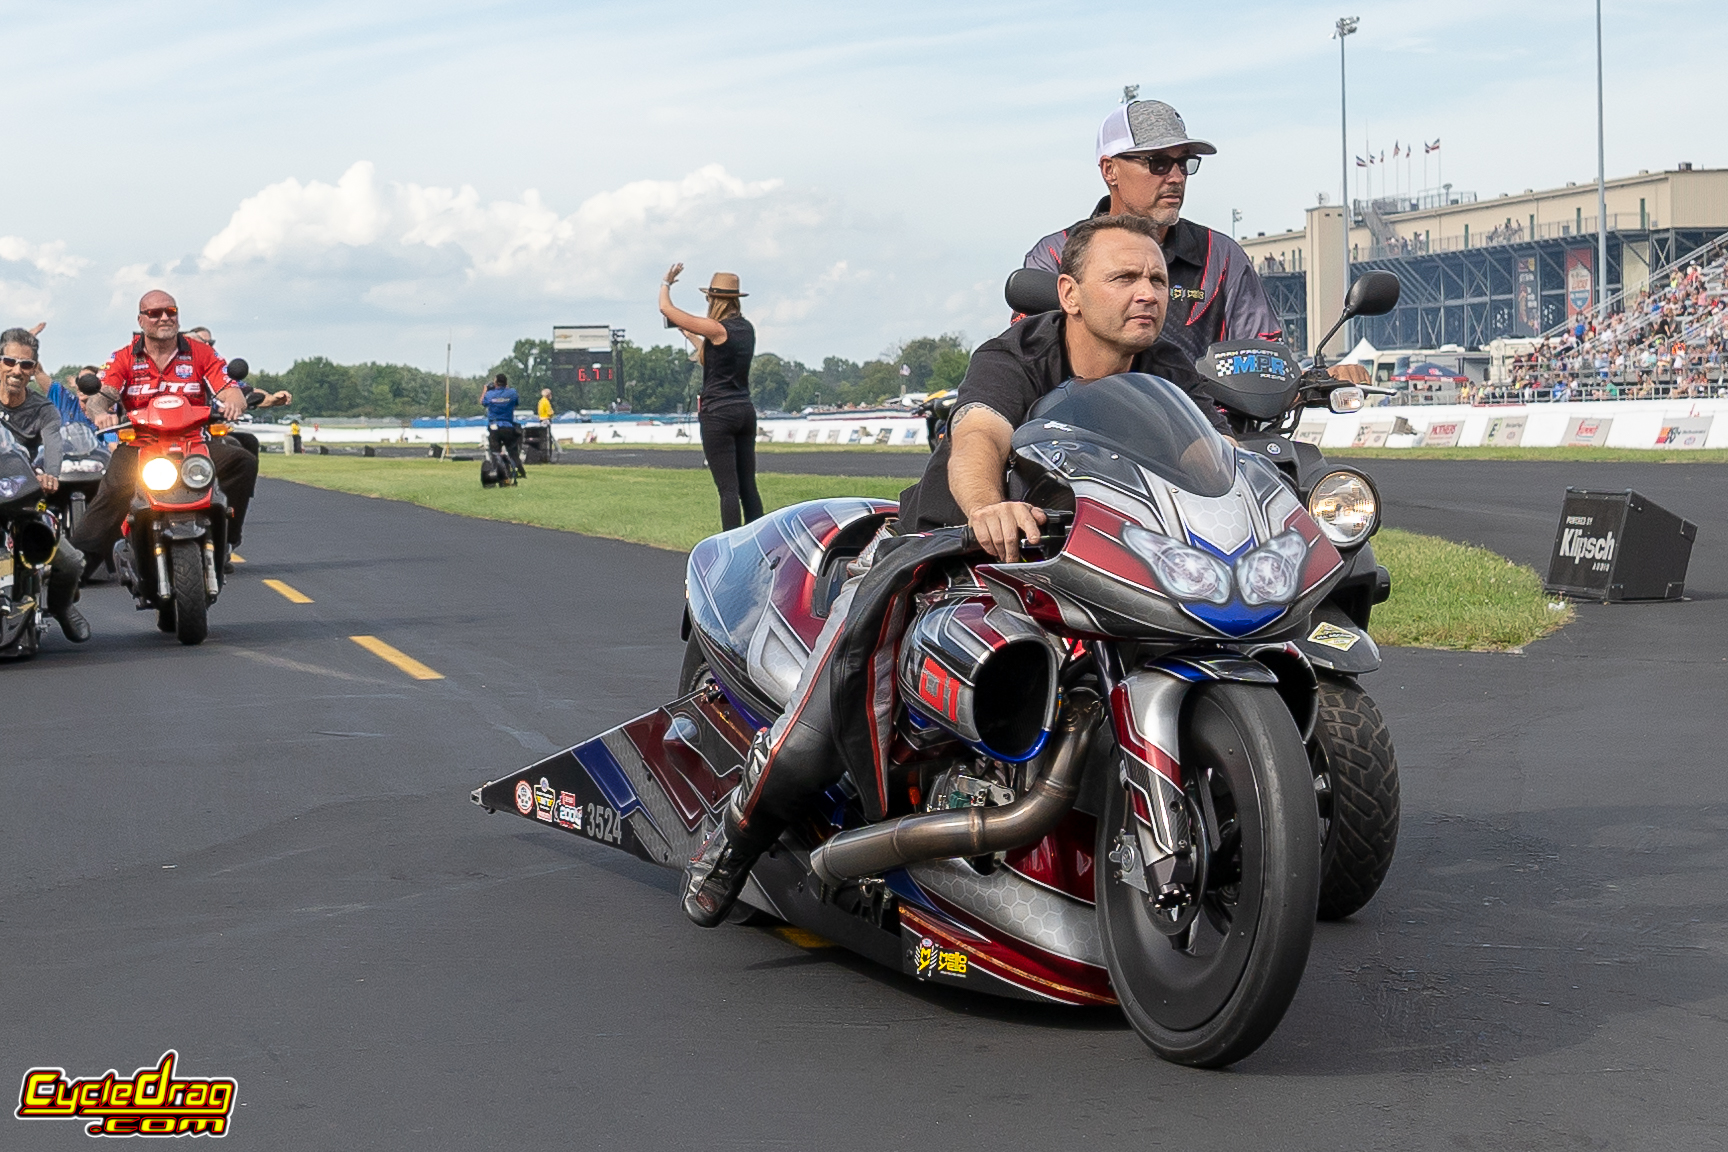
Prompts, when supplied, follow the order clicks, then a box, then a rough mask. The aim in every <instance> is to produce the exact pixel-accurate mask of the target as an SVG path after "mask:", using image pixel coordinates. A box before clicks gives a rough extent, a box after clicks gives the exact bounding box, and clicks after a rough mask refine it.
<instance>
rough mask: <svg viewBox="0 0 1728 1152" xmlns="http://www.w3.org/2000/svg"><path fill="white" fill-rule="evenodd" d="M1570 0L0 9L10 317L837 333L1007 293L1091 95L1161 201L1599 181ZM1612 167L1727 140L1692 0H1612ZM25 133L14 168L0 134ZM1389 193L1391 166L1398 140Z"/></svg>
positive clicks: (967, 313)
mask: <svg viewBox="0 0 1728 1152" xmlns="http://www.w3.org/2000/svg"><path fill="white" fill-rule="evenodd" d="M1591 13H1592V8H1591V5H1590V4H1589V3H1587V2H1579V0H1575V2H1570V3H1560V2H1557V0H1520V3H1518V4H1516V5H1512V4H1507V3H1505V2H1504V0H1500V2H1487V0H1449V2H1447V3H1444V4H1439V3H1433V2H1432V0H1402V2H1372V3H1360V4H1358V3H1353V2H1352V3H1350V4H1348V5H1347V6H1344V7H1340V6H1339V5H1338V4H1332V5H1329V6H1320V5H1315V4H1309V3H1302V2H1290V3H1272V4H1252V3H1228V2H1218V0H1215V2H1213V3H1210V4H1194V5H1174V4H1161V3H1160V4H1149V3H1138V4H1127V3H1122V4H1114V3H1111V4H1087V3H1070V4H1063V5H1052V4H1047V3H1041V4H1015V3H994V4H972V3H948V4H898V3H876V4H872V5H847V6H841V5H829V4H810V3H805V4H762V3H750V2H748V0H743V2H736V3H728V4H724V5H715V4H655V3H632V4H627V5H620V4H607V5H590V4H581V3H574V4H573V3H564V4H536V3H493V4H485V3H464V4H454V3H444V2H441V0H419V2H417V3H414V4H390V3H367V2H365V0H349V2H346V3H321V2H304V0H303V2H300V3H295V4H292V5H285V4H268V5H266V4H235V3H199V2H195V0H194V2H189V3H182V4H179V5H176V6H173V7H172V8H165V7H163V6H161V5H139V4H108V3H79V2H77V0H70V2H58V3H55V4H31V5H24V4H15V3H8V4H6V5H5V20H6V27H7V31H8V33H9V35H8V36H7V38H6V40H7V46H8V55H9V64H10V68H9V72H10V76H9V81H10V82H9V83H8V84H7V87H6V98H5V103H6V111H7V119H8V121H9V124H10V127H11V131H10V132H8V133H7V136H8V138H9V140H10V142H11V144H12V148H11V153H12V159H13V163H12V180H11V181H10V187H9V188H8V191H7V194H6V196H5V199H4V201H3V203H4V205H5V212H4V215H3V216H0V309H3V311H4V313H5V315H4V317H3V318H0V319H3V320H4V322H5V323H8V324H10V323H23V324H30V323H34V322H35V321H36V320H39V319H47V320H48V321H49V328H48V330H47V331H46V332H45V333H44V348H43V355H44V359H46V360H47V361H48V362H49V363H50V364H54V365H58V364H61V363H67V362H72V361H76V360H86V359H94V358H97V357H98V356H99V355H101V354H103V353H106V352H107V351H109V350H111V349H113V348H115V347H117V346H118V345H119V344H121V343H122V342H124V340H125V339H126V337H127V333H128V332H129V331H130V326H131V324H132V316H133V312H134V310H135V306H136V300H137V297H138V295H139V293H140V292H141V291H142V290H143V289H145V288H148V287H153V286H157V285H166V286H167V287H169V289H170V290H171V291H173V292H175V293H176V295H177V296H178V297H179V300H180V303H181V306H182V310H183V315H184V317H185V321H186V322H187V323H199V322H202V323H205V324H207V325H209V326H210V327H211V328H213V329H215V330H216V333H217V335H218V338H219V343H220V345H221V347H222V349H223V351H224V352H226V353H228V354H229V355H245V356H247V357H248V358H249V359H251V360H252V361H253V362H254V363H255V364H258V365H260V366H264V367H269V368H275V369H281V368H286V367H287V366H288V364H289V363H291V362H292V361H293V360H294V359H296V358H298V357H303V356H311V355H327V356H330V357H332V358H334V359H338V360H343V361H357V360H364V359H376V360H394V361H403V362H408V363H414V364H419V365H421V366H424V367H429V368H442V366H443V360H444V346H445V343H446V341H447V340H451V341H453V342H454V345H455V364H456V368H457V370H458V371H465V372H476V371H480V370H482V369H484V368H485V367H486V366H488V365H489V364H491V363H492V362H493V361H495V360H496V359H497V358H498V357H499V355H500V354H501V353H502V352H504V351H505V350H507V349H508V347H509V344H510V343H511V341H512V340H514V339H515V338H516V337H518V336H522V335H535V336H546V335H549V332H550V328H551V326H552V325H553V324H555V323H610V324H613V325H618V326H622V327H625V328H627V329H628V330H629V333H630V335H631V336H632V337H633V338H634V339H636V340H637V341H638V342H643V343H651V342H655V341H658V340H661V339H663V338H664V331H663V329H662V328H661V327H660V321H659V318H658V316H657V315H656V314H655V311H654V298H655V290H656V285H657V283H658V280H659V277H660V275H661V274H662V272H663V271H664V269H665V267H666V266H667V265H668V264H670V263H671V262H672V261H674V260H682V261H684V262H685V263H686V264H687V265H689V271H688V272H687V273H686V280H685V282H684V283H685V285H689V287H684V286H681V288H682V290H681V291H680V292H679V299H680V302H681V303H683V304H684V305H685V306H687V307H694V306H695V305H696V304H697V303H698V302H699V299H700V298H699V297H698V296H697V294H696V292H695V291H694V285H696V284H699V283H705V282H706V280H707V277H708V275H709V273H710V272H712V271H714V270H716V269H725V270H729V271H735V272H738V273H739V274H740V275H741V276H742V277H743V278H744V281H745V287H746V289H747V290H749V291H750V292H751V293H752V296H751V298H750V299H749V300H748V301H746V304H747V313H748V314H749V315H750V316H751V317H752V318H753V319H754V320H755V322H756V324H757V326H758V329H759V333H760V335H759V344H758V347H759V348H763V349H767V350H774V351H779V352H782V353H785V354H788V355H793V356H798V357H801V358H804V359H807V360H811V361H818V360H820V358H821V357H822V356H824V355H831V354H837V355H844V356H847V357H851V358H855V359H861V358H864V357H868V356H872V355H876V354H878V353H879V352H881V351H882V350H883V349H884V348H886V347H887V346H889V345H890V344H892V343H894V342H895V341H897V340H902V339H907V338H910V337H914V336H919V335H926V334H935V333H938V332H944V331H962V332H964V333H966V334H967V336H968V337H969V338H970V339H971V340H972V341H973V342H976V341H978V340H982V339H984V338H986V337H988V336H990V335H992V334H994V333H995V332H996V331H997V330H998V329H999V328H1000V326H1001V324H1002V321H1003V318H1004V315H1003V314H1004V312H1005V309H1004V306H1003V305H1002V303H1001V291H1000V285H1001V283H1002V280H1003V278H1004V276H1005V275H1006V274H1007V273H1008V272H1009V271H1010V270H1011V269H1013V268H1014V267H1017V266H1018V264H1019V262H1020V258H1021V256H1022V254H1023V253H1024V252H1025V250H1026V249H1027V248H1028V247H1030V246H1031V244H1032V242H1033V241H1035V240H1036V239H1037V238H1038V237H1039V236H1040V235H1042V234H1043V233H1045V232H1048V231H1051V230H1053V229H1055V228H1058V227H1062V226H1064V225H1066V224H1068V223H1070V222H1072V221H1073V220H1074V219H1076V218H1078V217H1080V216H1082V215H1083V214H1085V213H1086V212H1087V211H1088V210H1089V208H1090V206H1091V204H1092V202H1093V200H1094V199H1095V198H1096V196H1097V195H1098V192H1099V189H1100V185H1099V181H1098V177H1097V172H1096V168H1095V166H1094V164H1093V160H1092V148H1093V137H1094V135H1095V133H1096V130H1097V126H1098V122H1099V120H1101V119H1102V117H1103V116H1104V114H1105V113H1106V112H1107V111H1108V110H1109V109H1110V107H1111V106H1112V105H1113V104H1114V103H1115V102H1116V101H1117V100H1118V99H1119V98H1120V94H1121V88H1122V85H1124V84H1128V83H1138V84H1139V85H1140V86H1141V94H1142V95H1143V96H1145V97H1154V98H1158V99H1164V100H1168V101H1169V102H1170V103H1172V104H1174V105H1175V106H1176V107H1177V108H1178V109H1179V110H1180V111H1181V112H1182V113H1183V115H1184V116H1185V117H1186V119H1187V121H1188V125H1189V129H1190V132H1191V133H1192V134H1194V135H1196V136H1200V137H1203V138H1206V139H1209V140H1211V141H1213V142H1214V143H1215V144H1217V145H1218V147H1219V155H1218V156H1216V157H1212V158H1209V159H1208V160H1207V161H1206V163H1205V167H1204V168H1202V170H1201V171H1200V173H1199V174H1198V175H1197V176H1195V177H1194V178H1193V180H1192V181H1191V182H1190V194H1189V203H1188V209H1187V212H1186V214H1187V215H1188V216H1189V217H1190V218H1192V219H1195V220H1199V221H1201V222H1203V223H1207V224H1210V225H1213V226H1215V227H1219V228H1223V229H1226V230H1229V228H1230V212H1231V210H1232V209H1238V210H1240V211H1241V212H1242V213H1243V220H1242V223H1241V224H1240V226H1239V227H1238V228H1237V229H1236V231H1238V232H1243V231H1246V232H1254V231H1261V230H1264V231H1273V230H1275V229H1281V228H1285V227H1294V226H1297V225H1299V224H1300V223H1301V220H1302V209H1303V207H1304V206H1306V205H1308V204H1311V203H1313V201H1314V196H1315V193H1316V192H1318V191H1325V192H1327V193H1328V195H1329V196H1334V197H1335V196H1336V195H1337V182H1338V69H1337V46H1336V43H1335V42H1334V41H1332V40H1330V39H1329V34H1330V30H1331V26H1332V22H1333V20H1334V19H1336V17H1337V16H1339V15H1345V14H1349V15H1359V16H1361V17H1362V30H1361V32H1360V33H1359V34H1358V35H1356V36H1354V37H1352V38H1351V40H1350V44H1349V49H1350V59H1351V93H1352V98H1351V124H1352V130H1351V138H1352V141H1353V146H1356V147H1358V148H1359V142H1360V141H1361V139H1362V137H1363V133H1364V132H1367V133H1369V134H1370V136H1371V138H1372V140H1373V142H1374V145H1375V147H1376V148H1377V149H1378V148H1380V147H1385V148H1387V149H1388V150H1390V148H1391V145H1392V143H1393V142H1394V140H1397V141H1400V142H1408V141H1410V140H1413V139H1418V138H1425V139H1429V140H1432V139H1434V138H1436V137H1438V138H1441V139H1442V140H1443V153H1444V156H1445V160H1446V179H1447V180H1448V181H1449V182H1451V183H1453V184H1454V185H1455V186H1457V187H1460V188H1466V189H1474V190H1476V191H1479V192H1481V193H1482V194H1483V195H1484V196H1490V195H1494V194H1497V193H1499V192H1505V191H1518V190H1520V189H1523V188H1527V187H1537V188H1541V187H1545V186H1551V185H1557V184H1562V183H1564V182H1565V181H1567V180H1578V181H1580V182H1583V181H1585V180H1588V179H1591V178H1593V176H1594V168H1595V90H1594V39H1593V32H1592V24H1591V19H1592V15H1591ZM1604 19H1605V24H1606V27H1607V33H1608V35H1607V43H1608V45H1609V49H1608V73H1607V75H1608V79H1607V93H1608V105H1609V113H1608V145H1607V153H1608V171H1609V174H1610V175H1611V176H1612V175H1615V174H1619V173H1628V172H1632V171H1635V170H1637V169H1639V168H1649V169H1659V168H1666V167H1672V166H1673V165H1674V164H1675V163H1676V162H1678V161H1681V160H1689V161H1692V162H1693V163H1695V164H1697V165H1698V166H1700V167H1715V166H1722V165H1724V164H1728V155H1725V152H1728V149H1725V148H1724V144H1725V143H1728V127H1725V126H1724V122H1723V118H1722V117H1721V115H1720V111H1721V108H1722V98H1721V96H1720V94H1719V93H1715V92H1712V91H1711V90H1710V89H1709V88H1708V87H1707V85H1708V84H1710V83H1713V81H1712V80H1711V78H1712V77H1716V76H1718V75H1719V74H1720V71H1721V59H1720V49H1719V46H1720V45H1721V44H1722V43H1723V42H1724V35H1725V33H1728V5H1723V4H1721V3H1720V0H1639V2H1638V3H1630V2H1628V0H1608V2H1607V3H1606V4H1605V7H1604ZM32 154H33V156H34V162H33V163H26V162H22V161H21V157H23V156H29V155H32ZM1417 173H1418V178H1417V182H1418V183H1420V161H1418V164H1417Z"/></svg>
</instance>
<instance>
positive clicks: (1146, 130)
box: [1098, 100, 1218, 160]
mask: <svg viewBox="0 0 1728 1152" xmlns="http://www.w3.org/2000/svg"><path fill="white" fill-rule="evenodd" d="M1177 147H1185V148H1187V149H1188V150H1189V151H1190V152H1192V153H1194V154H1195V155H1196V156H1216V155H1217V154H1218V149H1216V148H1214V147H1212V145H1210V144H1208V143H1207V142H1206V141H1204V140H1194V139H1191V138H1190V137H1189V135H1188V126H1187V125H1186V124H1184V123H1182V117H1181V115H1179V114H1178V113H1177V111H1176V109H1174V108H1172V107H1170V105H1168V104H1166V103H1164V102H1163V101H1162V100H1135V101H1133V102H1132V103H1129V104H1118V105H1117V106H1116V107H1114V108H1112V109H1111V110H1110V115H1108V116H1106V117H1104V123H1103V124H1101V125H1099V127H1098V159H1100V160H1102V159H1104V157H1106V156H1120V155H1122V154H1123V153H1124V152H1160V151H1163V150H1164V149H1166V148H1177Z"/></svg>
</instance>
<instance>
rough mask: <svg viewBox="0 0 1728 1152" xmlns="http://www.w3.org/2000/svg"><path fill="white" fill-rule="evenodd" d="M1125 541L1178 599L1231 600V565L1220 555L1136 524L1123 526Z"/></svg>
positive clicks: (1223, 601) (1222, 602)
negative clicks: (1228, 565) (1191, 546)
mask: <svg viewBox="0 0 1728 1152" xmlns="http://www.w3.org/2000/svg"><path fill="white" fill-rule="evenodd" d="M1122 542H1123V543H1125V544H1127V545H1128V547H1130V548H1132V549H1134V551H1135V552H1137V553H1139V554H1140V556H1141V557H1143V558H1144V559H1145V561H1146V563H1147V564H1149V565H1151V568H1152V575H1154V576H1156V577H1157V578H1158V583H1159V584H1161V585H1163V587H1164V590H1165V591H1166V592H1168V593H1170V595H1171V596H1173V597H1175V598H1176V599H1178V600H1209V601H1211V602H1212V603H1214V604H1227V603H1229V601H1230V569H1229V568H1227V567H1225V566H1224V562H1223V561H1221V560H1219V559H1218V558H1217V557H1216V556H1213V555H1211V554H1209V553H1206V552H1202V551H1200V549H1198V548H1190V547H1188V545H1186V544H1179V543H1177V542H1176V541H1175V540H1173V539H1171V538H1170V537H1169V536H1161V535H1159V534H1158V533H1156V532H1148V531H1147V530H1146V529H1144V528H1141V527H1139V526H1138V525H1134V524H1130V525H1128V526H1127V527H1126V528H1124V529H1123V530H1122Z"/></svg>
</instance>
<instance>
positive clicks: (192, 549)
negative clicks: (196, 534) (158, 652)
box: [168, 540, 210, 646]
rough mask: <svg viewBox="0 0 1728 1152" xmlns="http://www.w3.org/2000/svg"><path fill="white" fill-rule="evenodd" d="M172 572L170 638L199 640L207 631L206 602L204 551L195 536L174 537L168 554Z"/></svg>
mask: <svg viewBox="0 0 1728 1152" xmlns="http://www.w3.org/2000/svg"><path fill="white" fill-rule="evenodd" d="M168 566H169V568H170V569H172V571H173V576H174V638H175V639H176V640H179V641H180V643H182V644H185V645H188V646H190V645H193V644H202V643H204V637H205V636H207V635H209V633H210V617H209V607H210V606H209V603H208V602H207V601H206V600H205V599H204V552H203V550H202V549H201V548H199V547H198V542H197V541H196V540H176V541H175V542H174V544H173V546H172V549H171V550H170V552H169V554H168Z"/></svg>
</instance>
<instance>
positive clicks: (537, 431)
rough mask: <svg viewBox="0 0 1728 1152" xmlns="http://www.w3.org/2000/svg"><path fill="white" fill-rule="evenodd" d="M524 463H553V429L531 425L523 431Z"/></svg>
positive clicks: (542, 425) (541, 425)
mask: <svg viewBox="0 0 1728 1152" xmlns="http://www.w3.org/2000/svg"><path fill="white" fill-rule="evenodd" d="M522 463H524V464H550V463H552V429H550V428H548V427H546V425H544V424H529V425H527V426H526V427H524V428H523V429H522Z"/></svg>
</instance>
